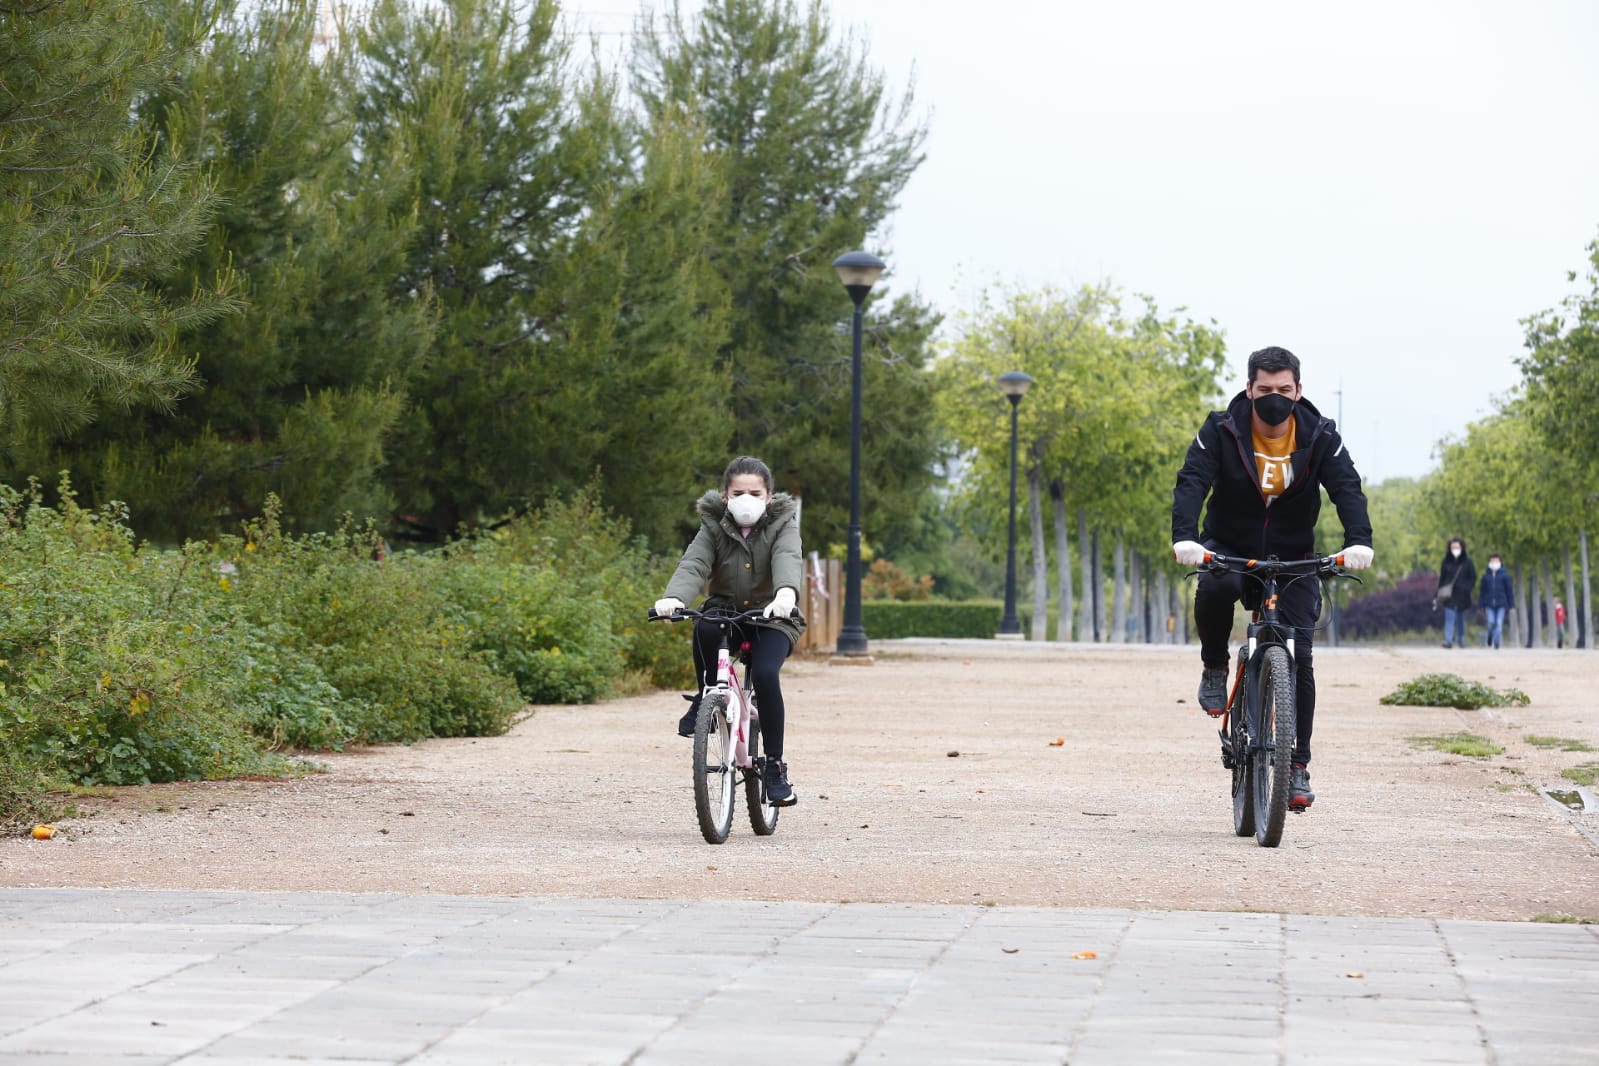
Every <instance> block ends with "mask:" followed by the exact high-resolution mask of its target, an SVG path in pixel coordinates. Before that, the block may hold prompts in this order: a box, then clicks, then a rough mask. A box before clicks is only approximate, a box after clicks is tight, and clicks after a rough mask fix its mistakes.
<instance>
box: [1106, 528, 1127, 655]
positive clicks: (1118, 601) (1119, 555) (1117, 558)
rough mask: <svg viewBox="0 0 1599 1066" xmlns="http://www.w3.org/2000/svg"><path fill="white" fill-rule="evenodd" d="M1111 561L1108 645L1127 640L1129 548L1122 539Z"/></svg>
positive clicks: (1119, 538)
mask: <svg viewBox="0 0 1599 1066" xmlns="http://www.w3.org/2000/svg"><path fill="white" fill-rule="evenodd" d="M1111 559H1112V560H1113V562H1112V570H1111V577H1110V633H1109V634H1108V637H1107V640H1106V643H1108V644H1120V643H1121V642H1122V641H1124V640H1126V639H1127V547H1126V545H1124V544H1123V543H1122V539H1121V537H1117V538H1116V549H1115V552H1114V554H1113V555H1112V556H1111Z"/></svg>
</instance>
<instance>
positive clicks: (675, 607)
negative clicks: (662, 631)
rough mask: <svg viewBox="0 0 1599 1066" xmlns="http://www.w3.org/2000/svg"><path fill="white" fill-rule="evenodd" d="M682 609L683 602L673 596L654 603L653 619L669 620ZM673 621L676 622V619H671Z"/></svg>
mask: <svg viewBox="0 0 1599 1066" xmlns="http://www.w3.org/2000/svg"><path fill="white" fill-rule="evenodd" d="M682 609H683V601H682V600H680V599H677V598H676V597H673V596H668V597H666V598H665V599H661V600H656V601H655V617H657V618H671V617H672V616H673V615H674V614H676V613H677V612H678V611H681V610H682ZM673 621H676V619H673Z"/></svg>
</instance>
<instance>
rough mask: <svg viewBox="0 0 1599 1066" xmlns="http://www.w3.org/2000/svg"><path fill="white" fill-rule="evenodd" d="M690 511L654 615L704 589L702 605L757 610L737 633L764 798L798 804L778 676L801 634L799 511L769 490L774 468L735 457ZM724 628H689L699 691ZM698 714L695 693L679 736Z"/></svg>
mask: <svg viewBox="0 0 1599 1066" xmlns="http://www.w3.org/2000/svg"><path fill="white" fill-rule="evenodd" d="M696 509H697V510H698V511H699V515H700V528H699V532H698V533H696V534H695V535H694V540H693V542H692V543H690V544H689V546H688V549H687V550H686V551H685V552H684V553H683V558H682V559H681V560H679V562H678V564H677V570H676V571H675V572H673V574H672V579H671V580H670V581H669V582H667V585H666V594H665V595H664V596H663V597H662V598H661V599H660V600H657V601H656V603H655V613H656V614H658V615H665V616H670V615H671V614H673V613H674V612H676V611H678V610H680V609H682V608H683V606H684V605H685V604H687V603H688V601H690V600H692V599H693V598H694V597H696V596H698V595H699V594H700V593H701V592H702V591H703V592H705V593H706V594H707V595H706V598H705V602H704V604H703V605H702V606H703V607H725V608H733V609H736V610H749V609H752V608H756V607H764V610H763V612H762V613H763V614H764V615H765V620H764V622H763V623H762V624H759V625H750V626H747V627H745V629H744V634H743V635H744V638H745V639H746V640H748V641H749V645H750V648H749V678H750V681H751V682H752V683H753V684H754V686H755V699H756V702H757V704H758V705H759V706H760V714H761V742H762V746H763V747H764V748H765V750H766V762H765V766H764V768H763V769H762V780H763V783H764V784H765V786H766V794H767V802H769V803H771V804H772V805H773V806H777V807H788V806H792V805H793V804H794V803H796V802H797V800H796V798H795V796H794V790H793V788H792V787H791V786H790V785H789V783H788V765H787V764H786V763H784V762H783V690H782V686H781V684H780V682H779V680H778V674H779V672H780V671H781V670H782V668H783V663H784V661H785V660H786V659H787V658H788V656H789V653H790V652H791V651H793V649H794V644H795V642H796V641H798V640H799V637H800V634H801V633H803V632H805V617H804V615H802V614H801V613H800V612H799V609H798V608H797V607H796V602H797V601H798V598H799V589H800V582H801V581H802V580H803V579H804V576H805V560H804V553H803V552H802V551H801V550H800V533H799V512H798V507H797V505H796V504H795V502H794V499H793V497H791V496H789V495H788V494H787V493H782V492H779V493H774V492H773V491H772V471H771V470H770V469H769V468H768V467H767V465H766V464H765V463H763V462H761V461H760V460H759V459H756V458H754V457H753V456H749V455H741V456H739V457H738V458H737V459H734V460H733V461H732V462H731V463H729V464H728V466H727V470H726V471H725V472H724V473H723V474H722V490H721V491H720V492H717V491H716V490H715V489H712V490H711V491H709V492H707V493H706V494H705V495H704V496H701V497H700V499H699V503H698V504H696ZM720 642H721V631H720V630H719V629H718V628H717V626H715V625H714V624H710V623H706V622H697V623H695V627H694V667H695V675H696V677H697V678H698V679H699V684H700V688H701V691H703V690H704V687H705V686H706V685H710V684H714V683H715V681H716V649H717V646H718V645H719V644H720ZM698 713H699V696H698V694H696V695H695V697H694V701H693V703H692V704H691V705H690V706H689V709H688V713H686V714H685V715H683V718H682V720H681V721H679V722H678V726H677V732H678V735H679V736H684V737H691V736H693V735H694V719H695V716H696V715H697V714H698Z"/></svg>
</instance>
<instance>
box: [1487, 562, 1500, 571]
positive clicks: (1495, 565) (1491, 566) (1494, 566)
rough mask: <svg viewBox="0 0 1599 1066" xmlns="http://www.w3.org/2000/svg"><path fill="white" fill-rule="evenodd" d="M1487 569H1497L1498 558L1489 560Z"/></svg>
mask: <svg viewBox="0 0 1599 1066" xmlns="http://www.w3.org/2000/svg"><path fill="white" fill-rule="evenodd" d="M1488 569H1490V570H1497V569H1499V560H1498V559H1495V560H1493V561H1492V562H1490V563H1489V564H1488Z"/></svg>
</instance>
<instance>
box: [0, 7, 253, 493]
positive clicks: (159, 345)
mask: <svg viewBox="0 0 1599 1066" xmlns="http://www.w3.org/2000/svg"><path fill="white" fill-rule="evenodd" d="M211 14H212V12H211V11H210V9H209V5H207V4H191V5H190V13H189V17H188V18H187V19H186V20H184V22H183V23H181V24H180V26H179V27H178V29H179V32H176V33H173V32H169V27H168V25H167V24H166V22H165V21H164V20H163V19H161V18H158V17H157V16H156V15H154V14H152V13H151V12H150V11H149V10H148V7H147V5H145V4H141V3H135V2H133V0H121V2H114V0H3V2H0V41H4V42H5V43H4V47H3V48H0V85H3V86H4V92H3V93H0V435H3V440H4V443H5V444H7V445H8V446H10V445H13V444H14V443H15V442H16V441H17V440H18V439H19V438H21V437H23V436H25V435H27V434H30V433H51V434H55V433H61V432H64V431H67V430H71V429H73V428H75V427H78V426H82V425H83V424H85V423H86V422H89V421H91V420H93V419H94V418H96V417H97V416H99V415H101V414H102V413H104V412H105V411H107V410H116V409H120V408H128V407H132V406H135V405H141V404H155V405H158V406H169V405H170V404H171V403H172V402H173V401H174V400H175V399H176V398H177V397H178V396H180V395H182V394H183V393H185V392H186V391H188V390H189V389H190V388H191V387H192V386H193V384H194V370H193V366H192V363H191V358H190V356H189V355H188V353H187V351H186V350H185V348H184V347H183V346H182V345H180V343H179V337H180V335H181V334H182V333H183V332H184V331H186V330H190V329H193V328H195V327H196V326H198V325H200V324H203V323H205V322H209V321H213V320H215V319H216V318H217V317H219V316H220V315H222V314H223V313H225V312H226V311H227V310H228V309H229V307H230V306H231V305H230V299H229V290H230V287H231V277H230V275H229V273H228V271H227V270H226V269H222V270H219V271H217V272H215V273H214V274H212V275H211V276H208V277H206V278H204V279H203V280H202V281H201V282H200V283H199V284H197V285H195V286H193V287H192V288H191V289H190V290H189V291H187V292H186V293H184V294H183V295H182V296H181V297H175V296H173V295H172V294H169V293H167V292H165V291H164V290H163V289H162V288H161V287H160V286H159V285H158V284H155V283H157V282H159V281H161V280H162V279H163V278H165V277H167V276H168V275H169V274H170V272H171V271H172V270H173V269H174V268H175V266H176V264H177V263H178V262H179V261H180V260H182V259H183V258H184V257H185V256H186V255H187V254H188V253H189V252H190V251H191V250H192V249H193V248H194V247H195V246H196V245H197V243H198V242H199V241H200V240H202V239H203V236H204V234H205V230H206V226H207V223H208V221H209V219H210V217H211V215H212V212H213V211H214V209H215V204H216V196H215V192H214V190H213V189H212V187H211V185H210V183H209V182H208V181H207V179H206V178H205V176H204V175H203V173H202V171H201V168H200V166H199V164H198V163H197V162H195V161H194V160H191V159H185V158H182V157H178V156H174V155H172V154H170V153H168V152H165V151H163V150H162V149H161V146H160V144H159V142H158V140H157V139H156V137H155V136H154V134H153V133H152V131H151V130H150V129H149V128H148V126H147V125H146V124H144V123H142V122H140V121H138V120H137V119H136V118H130V116H132V115H133V113H134V109H135V107H136V105H137V104H138V103H139V102H140V101H141V100H142V99H144V98H146V97H148V96H150V95H152V94H156V93H159V92H160V91H162V89H163V88H164V87H165V86H166V85H167V84H168V83H169V81H170V80H171V78H172V76H173V72H174V71H175V70H177V69H181V67H182V66H183V65H184V63H185V60H186V58H187V57H188V56H190V55H192V54H193V52H194V50H195V47H196V41H197V40H198V39H199V37H200V36H201V35H202V34H203V32H204V29H205V27H206V25H207V23H208V21H209V18H210V17H211ZM7 465H10V464H7Z"/></svg>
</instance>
